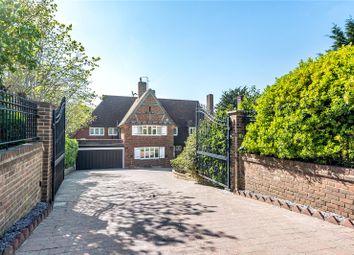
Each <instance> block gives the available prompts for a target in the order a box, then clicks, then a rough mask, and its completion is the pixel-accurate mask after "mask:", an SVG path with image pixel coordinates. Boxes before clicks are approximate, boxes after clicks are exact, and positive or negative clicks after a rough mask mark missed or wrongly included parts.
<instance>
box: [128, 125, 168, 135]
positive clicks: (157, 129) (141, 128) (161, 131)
mask: <svg viewBox="0 0 354 255" xmlns="http://www.w3.org/2000/svg"><path fill="white" fill-rule="evenodd" d="M132 135H143V136H148V135H151V136H153V135H156V136H157V135H167V126H156V125H136V126H132Z"/></svg>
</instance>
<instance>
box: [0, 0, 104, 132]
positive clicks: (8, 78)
mask: <svg viewBox="0 0 354 255" xmlns="http://www.w3.org/2000/svg"><path fill="white" fill-rule="evenodd" d="M0 1H1V0H0ZM13 2H15V3H16V4H17V5H18V7H19V8H24V6H30V7H31V8H32V9H33V10H35V9H36V8H39V6H40V9H41V12H39V13H37V15H36V16H35V17H27V16H26V18H27V19H31V22H32V23H33V24H34V26H35V28H36V29H37V31H38V33H39V40H38V41H35V42H36V48H35V63H36V64H35V65H34V66H33V67H32V68H28V66H26V65H25V66H24V65H19V64H17V63H16V64H17V65H16V66H15V68H13V69H9V70H8V71H5V73H4V77H3V85H4V86H5V87H6V88H7V89H9V90H11V91H15V92H21V93H24V94H26V95H28V96H30V97H31V98H34V99H37V100H41V101H47V102H50V103H53V104H58V103H59V102H60V100H61V98H62V97H63V96H65V97H66V98H67V106H68V107H67V112H68V114H67V116H68V118H67V132H69V133H72V132H75V130H77V129H79V128H81V127H83V126H84V125H86V124H87V123H88V122H89V121H90V120H91V112H92V107H90V106H91V104H92V101H93V100H94V99H95V97H96V95H95V93H94V92H93V91H92V90H91V89H90V87H89V83H90V82H89V79H90V77H91V74H92V71H93V70H94V69H95V68H96V67H97V66H98V65H97V61H99V58H97V57H89V56H88V55H87V54H86V52H85V48H84V47H83V45H82V44H81V43H80V42H77V41H76V40H73V39H72V37H71V35H70V34H71V31H72V26H71V25H68V26H67V25H64V24H61V23H59V22H58V21H57V20H56V19H55V14H56V12H57V5H56V4H55V3H54V2H53V0H40V1H34V0H15V1H13ZM29 13H31V12H29ZM16 15H17V14H16ZM26 15H27V14H26ZM71 111H72V112H71ZM77 116H80V118H78V117H77Z"/></svg>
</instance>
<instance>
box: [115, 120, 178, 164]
mask: <svg viewBox="0 0 354 255" xmlns="http://www.w3.org/2000/svg"><path fill="white" fill-rule="evenodd" d="M173 127H174V126H172V125H169V126H168V127H167V136H132V129H131V126H130V125H123V126H122V127H121V130H122V134H123V133H124V144H125V160H124V161H125V167H126V168H135V167H154V166H155V167H156V166H160V167H170V160H171V159H173V140H174V136H173ZM151 146H152V147H154V146H156V147H165V158H164V159H147V160H142V159H134V148H135V147H151Z"/></svg>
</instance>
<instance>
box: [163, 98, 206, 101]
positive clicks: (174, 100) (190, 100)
mask: <svg viewBox="0 0 354 255" xmlns="http://www.w3.org/2000/svg"><path fill="white" fill-rule="evenodd" d="M157 100H174V101H190V102H199V101H198V100H192V99H174V98H157Z"/></svg>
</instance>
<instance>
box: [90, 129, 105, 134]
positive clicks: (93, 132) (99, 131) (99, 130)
mask: <svg viewBox="0 0 354 255" xmlns="http://www.w3.org/2000/svg"><path fill="white" fill-rule="evenodd" d="M89 132H90V136H104V128H103V127H90V129H89Z"/></svg>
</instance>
